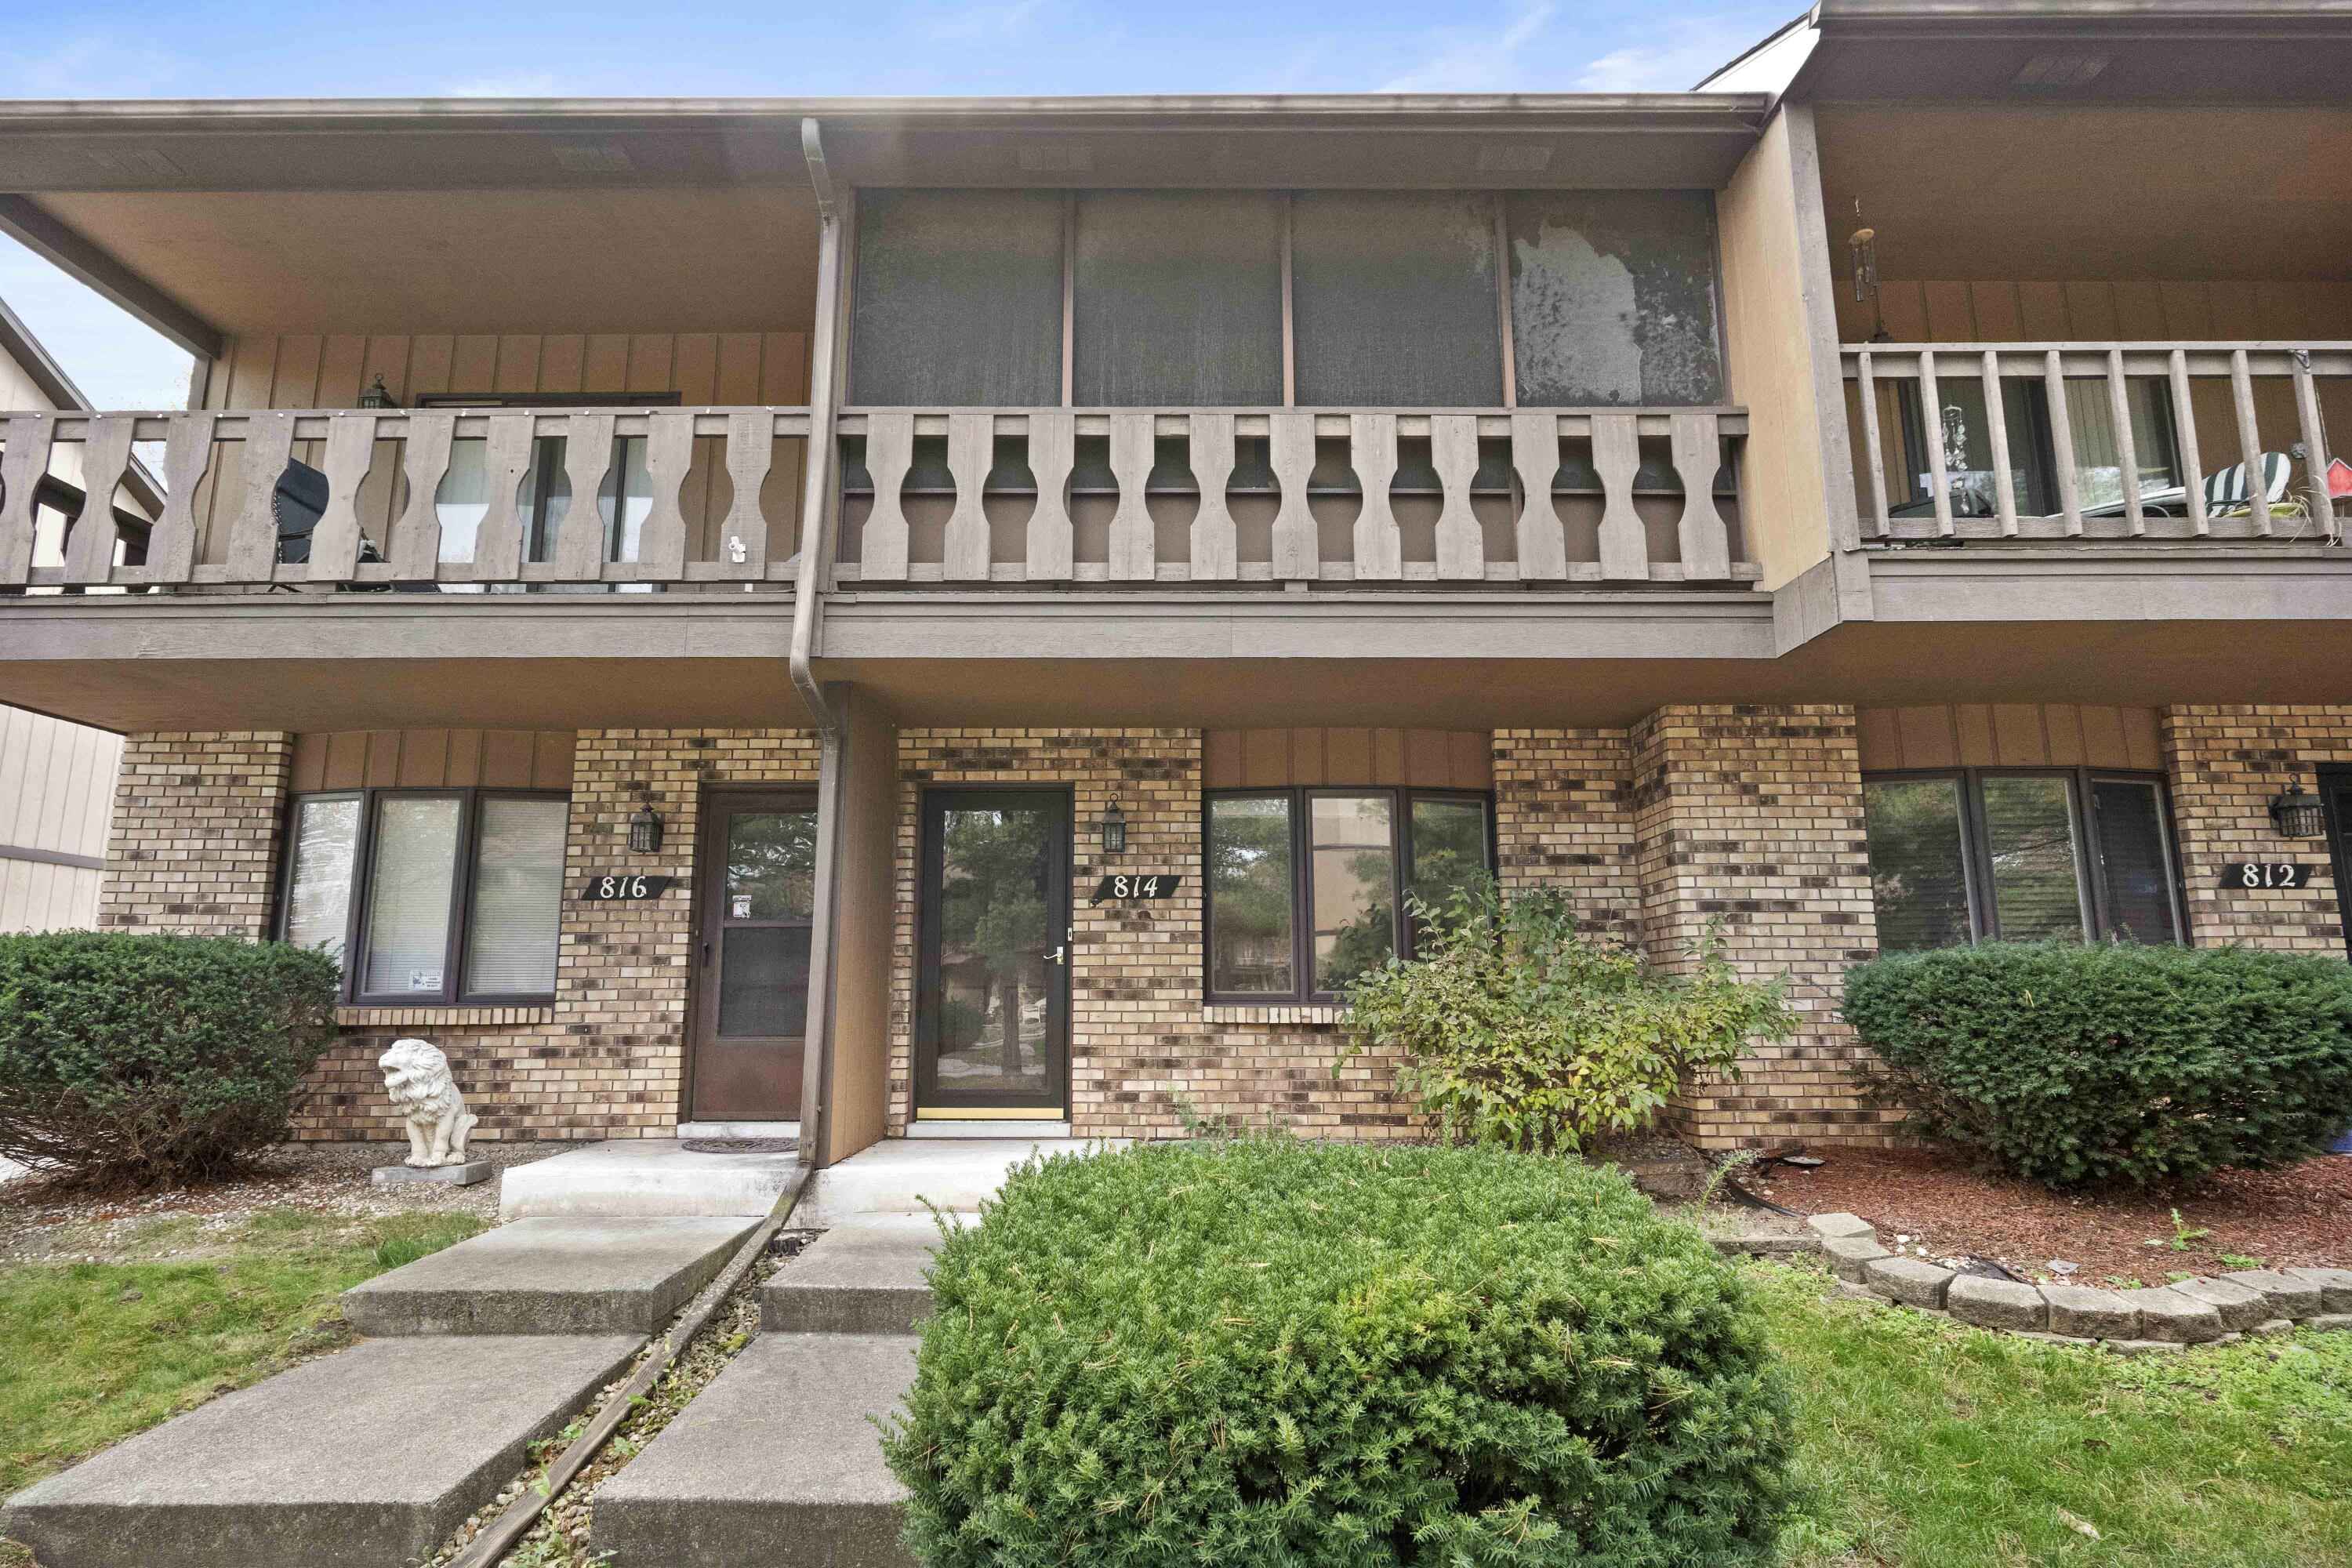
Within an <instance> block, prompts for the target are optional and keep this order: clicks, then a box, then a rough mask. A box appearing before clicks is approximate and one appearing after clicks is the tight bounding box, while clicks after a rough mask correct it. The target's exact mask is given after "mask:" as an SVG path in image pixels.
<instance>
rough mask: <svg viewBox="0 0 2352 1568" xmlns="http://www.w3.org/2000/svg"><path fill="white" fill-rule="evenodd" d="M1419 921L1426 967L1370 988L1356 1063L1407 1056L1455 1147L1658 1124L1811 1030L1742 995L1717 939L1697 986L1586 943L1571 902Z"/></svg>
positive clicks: (1459, 898) (1360, 983)
mask: <svg viewBox="0 0 2352 1568" xmlns="http://www.w3.org/2000/svg"><path fill="white" fill-rule="evenodd" d="M1412 908H1413V913H1414V918H1415V920H1416V921H1417V922H1418V923H1419V925H1420V927H1421V934H1420V942H1419V948H1420V953H1421V956H1419V957H1418V958H1416V959H1414V960H1413V961H1412V962H1410V963H1390V964H1388V965H1386V966H1385V967H1383V968H1380V969H1374V970H1369V971H1367V972H1366V973H1363V974H1362V975H1360V977H1359V978H1358V979H1357V981H1356V983H1355V984H1354V985H1353V986H1352V987H1351V988H1350V989H1349V993H1348V1003H1349V1007H1350V1008H1351V1009H1352V1010H1353V1017H1352V1024H1351V1028H1352V1034H1353V1037H1354V1042H1355V1043H1354V1045H1353V1046H1351V1047H1350V1049H1349V1053H1348V1055H1350V1056H1352V1055H1353V1054H1354V1052H1355V1051H1356V1050H1359V1049H1361V1048H1362V1047H1363V1046H1365V1045H1366V1044H1378V1045H1381V1046H1386V1047H1391V1048H1393V1049H1396V1050H1399V1051H1402V1053H1404V1058H1405V1060H1404V1065H1403V1067H1402V1068H1401V1069H1400V1071H1399V1072H1398V1075H1397V1079H1398V1084H1399V1086H1400V1087H1401V1088H1402V1089H1404V1090H1405V1091H1406V1092H1407V1093H1409V1094H1412V1095H1413V1096H1415V1097H1416V1098H1417V1099H1418V1100H1420V1102H1421V1106H1422V1109H1423V1110H1425V1111H1427V1112H1429V1113H1430V1114H1431V1115H1432V1116H1433V1117H1434V1118H1436V1120H1437V1123H1438V1126H1439V1128H1440V1130H1441V1131H1443V1132H1444V1135H1445V1136H1446V1137H1448V1138H1451V1139H1454V1140H1457V1141H1460V1142H1475V1143H1499V1144H1502V1145H1504V1146H1506V1147H1507V1148H1514V1149H1534V1150H1539V1151H1540V1150H1574V1149H1578V1148H1580V1147H1582V1145H1583V1142H1584V1141H1585V1140H1586V1139H1588V1138H1590V1137H1591V1136H1593V1135H1594V1134H1596V1133H1600V1132H1609V1131H1629V1130H1632V1129H1634V1128H1639V1127H1645V1126H1647V1125H1649V1123H1650V1122H1651V1121H1653V1120H1654V1119H1655V1118H1656V1116H1657V1113H1658V1111H1659V1110H1661V1109H1663V1108H1664V1105H1665V1103H1666V1100H1667V1099H1668V1097H1669V1096H1671V1095H1672V1094H1673V1093H1674V1092H1675V1088H1676V1087H1677V1086H1678V1085H1679V1084H1680V1083H1682V1082H1683V1080H1684V1079H1685V1078H1686V1077H1688V1076H1690V1075H1692V1074H1694V1073H1700V1072H1706V1071H1716V1072H1721V1073H1725V1074H1727V1075H1728V1076H1732V1077H1737V1076H1738V1060H1739V1057H1740V1054H1741V1053H1742V1052H1743V1051H1745V1050H1746V1049H1747V1047H1748V1042H1749V1041H1750V1040H1752V1039H1762V1040H1767V1041H1778V1040H1784V1039H1786V1038H1788V1037H1789V1036H1790V1033H1791V1032H1792V1031H1793V1030H1794V1029H1795V1028H1796V1018H1795V1016H1794V1015H1792V1014H1791V1013H1790V1011H1789V1009H1788V1006H1787V1005H1785V1004H1784V1003H1783V1002H1782V1000H1781V997H1780V986H1779V984H1777V983H1759V982H1755V981H1743V980H1741V979H1740V978H1739V977H1738V975H1737V974H1735V973H1733V972H1732V969H1731V966H1730V965H1729V964H1728V963H1725V962H1724V959H1723V955H1722V952H1721V942H1720V939H1719V938H1718V937H1717V935H1716V934H1715V933H1714V932H1712V931H1710V932H1709V933H1708V937H1707V940H1706V942H1702V943H1700V944H1698V945H1697V946H1696V947H1695V948H1694V949H1693V950H1692V957H1693V958H1694V959H1695V960H1696V963H1695V965H1694V967H1693V968H1692V969H1691V970H1690V971H1689V972H1688V973H1665V972H1664V971H1661V970H1659V969H1657V968H1654V966H1652V965H1651V963H1649V961H1648V960H1647V959H1645V958H1644V957H1643V955H1642V954H1641V953H1640V952H1638V951H1636V950H1634V949H1633V948H1631V947H1628V946H1626V945H1625V944H1623V943H1622V942H1606V941H1598V940H1595V939H1593V938H1590V937H1587V936H1585V935H1583V934H1582V933H1580V931H1578V930H1577V925H1576V914H1575V911H1574V910H1573V908H1572V907H1571V906H1570V903H1569V900H1568V897H1567V895H1566V894H1565V893H1563V892H1561V891H1560V890H1559V889H1556V888H1540V889H1531V890H1529V891H1526V892H1522V893H1517V894H1514V895H1512V896H1510V897H1508V898H1505V897H1502V896H1500V895H1498V894H1497V893H1496V891H1495V889H1494V887H1493V885H1492V884H1491V883H1488V884H1486V885H1485V886H1482V887H1472V888H1467V889H1461V890H1458V891H1456V892H1455V893H1454V895H1453V897H1452V898H1451V899H1450V900H1448V901H1447V903H1446V905H1445V907H1444V909H1442V910H1433V909H1431V908H1429V907H1428V906H1427V905H1425V904H1423V903H1421V902H1419V901H1418V900H1414V901H1413V904H1412ZM1345 1059H1346V1058H1345V1057H1343V1058H1342V1060H1343V1061H1344V1060H1345Z"/></svg>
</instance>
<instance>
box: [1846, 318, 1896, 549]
mask: <svg viewBox="0 0 2352 1568" xmlns="http://www.w3.org/2000/svg"><path fill="white" fill-rule="evenodd" d="M1854 363H1855V369H1856V374H1858V375H1859V377H1860V380H1861V385H1862V452H1863V457H1864V459H1865V460H1866V461H1867V462H1868V463H1869V465H1870V508H1871V510H1870V521H1871V529H1872V531H1874V533H1876V534H1877V536H1878V537H1879V538H1881V539H1885V537H1886V536H1887V535H1889V534H1891V533H1893V532H1894V531H1895V520H1894V518H1893V517H1892V516H1890V515H1889V514H1888V512H1887V510H1886V453H1885V449H1884V448H1883V447H1881V446H1880V445H1879V442H1880V439H1881V437H1880V436H1879V433H1878V383H1877V382H1876V381H1875V380H1874V379H1873V378H1872V375H1871V364H1870V351H1869V350H1868V349H1864V350H1863V351H1862V352H1861V353H1859V354H1857V355H1856V356H1855V360H1854Z"/></svg>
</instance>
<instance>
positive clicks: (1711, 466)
mask: <svg viewBox="0 0 2352 1568" xmlns="http://www.w3.org/2000/svg"><path fill="white" fill-rule="evenodd" d="M1669 437H1670V439H1671V440H1672V442H1673V445H1674V453H1675V472H1676V473H1677V474H1680V475H1681V476H1682V481H1683V515H1682V521H1680V522H1679V523H1678V524H1676V526H1675V538H1676V541H1677V542H1678V546H1679V548H1680V550H1681V552H1682V558H1683V579H1684V581H1685V582H1691V583H1718V582H1722V581H1725V580H1726V579H1727V578H1729V577H1730V575H1731V531H1730V529H1729V528H1728V527H1727V526H1726V524H1725V523H1724V521H1723V514H1722V513H1721V512H1720V511H1717V510H1716V506H1715V472H1716V470H1717V468H1721V467H1722V466H1723V447H1721V445H1720V444H1719V443H1718V442H1717V438H1716V433H1715V416H1714V415H1712V414H1677V415H1675V416H1674V422H1673V424H1672V425H1671V426H1669Z"/></svg>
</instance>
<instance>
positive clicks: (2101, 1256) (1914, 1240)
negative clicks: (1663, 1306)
mask: <svg viewBox="0 0 2352 1568" xmlns="http://www.w3.org/2000/svg"><path fill="white" fill-rule="evenodd" d="M1812 1152H1814V1153H1816V1154H1818V1155H1820V1156H1821V1157H1822V1159H1823V1160H1824V1161H1826V1162H1827V1163H1825V1164H1823V1165H1822V1166H1821V1167H1820V1168H1819V1169H1816V1170H1811V1171H1803V1170H1800V1169H1798V1168H1796V1167H1794V1166H1790V1165H1779V1164H1775V1165H1771V1166H1769V1167H1766V1168H1764V1169H1761V1170H1758V1171H1755V1172H1751V1173H1748V1174H1747V1175H1746V1176H1745V1177H1743V1178H1742V1179H1741V1180H1742V1184H1743V1185H1745V1186H1746V1187H1748V1190H1750V1191H1751V1192H1754V1193H1755V1194H1757V1195H1758V1196H1759V1197H1767V1198H1769V1199H1771V1200H1772V1201H1773V1202H1774V1203H1777V1204H1780V1205H1783V1206H1785V1207H1788V1208H1792V1209H1795V1210H1796V1211H1797V1212H1799V1213H1800V1214H1809V1215H1811V1214H1836V1213H1839V1212H1844V1213H1850V1214H1857V1215H1861V1216H1862V1217H1863V1218H1864V1219H1866V1220H1868V1221H1870V1222H1871V1223H1872V1224H1873V1225H1874V1226H1877V1227H1878V1233H1879V1237H1878V1238H1879V1240H1880V1242H1881V1243H1883V1244H1884V1245H1885V1246H1888V1247H1894V1246H1895V1245H1896V1244H1897V1242H1896V1238H1897V1237H1903V1238H1906V1240H1905V1243H1904V1249H1905V1250H1906V1251H1908V1250H1911V1249H1913V1248H1915V1247H1919V1246H1922V1245H1924V1246H1925V1247H1927V1255H1928V1256H1930V1257H1933V1258H1958V1257H1967V1256H1969V1255H1971V1254H1973V1255H1976V1256H1979V1257H1983V1258H1992V1259H1994V1260H1996V1261H1998V1262H2000V1263H2003V1264H2006V1265H2008V1266H2009V1267H2010V1268H2013V1269H2015V1270H2017V1271H2018V1272H2020V1273H2021V1274H2023V1275H2025V1276H2026V1277H2027V1278H2029V1279H2034V1280H2037V1281H2041V1282H2044V1283H2062V1282H2071V1283H2074V1284H2080V1285H2103V1284H2106V1283H2108V1282H2109V1281H2110V1280H2123V1281H2126V1282H2134V1283H2138V1284H2145V1285H2161V1284H2163V1283H2165V1281H2166V1280H2167V1279H2168V1278H2169V1277H2170V1276H2172V1275H2175V1274H2222V1273H2227V1272H2228V1271H2230V1270H2231V1269H2232V1268H2248V1267H2252V1265H2251V1264H2250V1263H2248V1262H2246V1261H2245V1260H2246V1259H2250V1258H2259V1259H2260V1260H2261V1261H2262V1262H2263V1265H2264V1266H2266V1267H2269V1268H2295V1267H2298V1266H2308V1267H2316V1268H2330V1267H2333V1268H2342V1267H2347V1266H2352V1157H2347V1156H2343V1155H2323V1156H2321V1157H2320V1158H2318V1159H2315V1160H2306V1161H2305V1162H2304V1163H2302V1164H2299V1165H2291V1166H2288V1167H2286V1168H2285V1169H2284V1170H2277V1171H2225V1172H2222V1173H2220V1174H2218V1175H2216V1176H2214V1177H2212V1178H2211V1179H2210V1180H2208V1181H2206V1182H2203V1183H2200V1184H2196V1185H2194V1186H2191V1187H2187V1188H2182V1189H2179V1190H2177V1191H2173V1192H2158V1193H2145V1192H2139V1191H2136V1190H2132V1189H2128V1188H2126V1189H2122V1190H2106V1191H2098V1192H2090V1193H2066V1194H2060V1193H2053V1192H2051V1191H2049V1190H2047V1189H2046V1188H2043V1187H2042V1186H2040V1185H2038V1184H2034V1183H2032V1182H2026V1181H2019V1180H2016V1179H2013V1178H2011V1177H2006V1176H1992V1175H1981V1174H1979V1173H1976V1172H1974V1171H1971V1170H1970V1169H1969V1166H1968V1163H1967V1162H1965V1161H1964V1160H1961V1159H1958V1158H1957V1157H1955V1156H1953V1155H1951V1154H1948V1153H1945V1152H1942V1151H1939V1150H1932V1149H1838V1148H1823V1149H1816V1150H1814V1151H1812ZM2175 1209H2178V1210H2179V1213H2180V1223H2179V1226H2177V1227H2176V1226H2175V1225H2174V1223H2173V1217H2172V1215H2173V1211H2174V1210H2175ZM2200 1230H2201V1231H2203V1232H2205V1234H2204V1235H2202V1236H2195V1235H2193V1234H2190V1235H2188V1236H2181V1235H2180V1233H2183V1232H2186V1233H2194V1232H2197V1231H2200ZM2177 1238H2178V1239H2177ZM2150 1243H2154V1244H2155V1245H2153V1246H2151V1245H2150ZM2224 1254H2227V1255H2228V1256H2227V1257H2224V1256H2223V1255H2224ZM2053 1262H2065V1263H2072V1264H2074V1266H2075V1267H2074V1270H2073V1271H2072V1272H2071V1273H2068V1272H2066V1271H2063V1270H2053V1268H2051V1264H2052V1263H2053Z"/></svg>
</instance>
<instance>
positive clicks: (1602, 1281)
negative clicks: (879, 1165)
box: [884, 1137, 1789, 1568]
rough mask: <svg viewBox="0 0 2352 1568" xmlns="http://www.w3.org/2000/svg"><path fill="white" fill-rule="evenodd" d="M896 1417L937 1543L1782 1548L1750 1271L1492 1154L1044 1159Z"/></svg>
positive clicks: (1000, 1565)
mask: <svg viewBox="0 0 2352 1568" xmlns="http://www.w3.org/2000/svg"><path fill="white" fill-rule="evenodd" d="M931 1287H932V1291H933V1295H934V1300H935V1303H936V1305H935V1309H934V1315H933V1316H932V1318H931V1320H930V1321H929V1323H928V1324H927V1325H926V1327H925V1329H924V1331H923V1340H922V1348H921V1352H920V1354H919V1358H918V1361H917V1370H916V1375H915V1382H914V1386H913V1388H912V1389H911V1391H910V1392H909V1394H908V1400H907V1407H906V1411H905V1413H904V1414H903V1415H901V1416H900V1417H899V1418H898V1423H897V1425H896V1426H894V1427H892V1428H891V1429H890V1430H889V1432H888V1434H887V1439H886V1442H885V1444H884V1449H885V1452H886V1453H887V1456H888V1458H889V1462H890V1466H891V1468H892V1469H893V1470H894V1471H895V1472H896V1473H897V1475H898V1479H900V1480H901V1481H903V1482H904V1483H905V1484H906V1486H907V1488H908V1491H909V1492H910V1493H911V1494H912V1498H911V1501H910V1502H909V1505H908V1533H907V1540H908V1546H909V1548H910V1549H911V1550H912V1551H913V1552H914V1553H915V1555H916V1556H917V1557H919V1559H921V1560H922V1561H923V1562H924V1563H929V1564H930V1565H931V1568H950V1565H954V1568H962V1565H970V1568H983V1565H984V1568H1049V1565H1053V1568H1059V1565H1063V1564H1071V1563H1086V1564H1088V1565H1089V1568H1099V1565H1104V1564H1110V1565H1121V1564H1130V1563H1133V1564H1142V1563H1151V1564H1160V1563H1196V1564H1215V1565H1218V1568H1256V1565H1258V1564H1276V1563H1280V1564H1286V1565H1299V1568H1306V1565H1313V1564H1330V1565H1333V1568H1339V1565H1343V1564H1344V1565H1346V1568H1377V1565H1379V1564H1388V1563H1397V1564H1402V1563H1428V1564H1438V1563H1445V1564H1452V1563H1611V1564H1623V1565H1627V1568H1632V1565H1639V1564H1660V1565H1663V1564H1666V1563H1675V1564H1700V1565H1705V1564H1727V1563H1756V1562H1762V1561H1766V1560H1768V1559H1769V1555H1770V1552H1771V1550H1772V1544H1773V1542H1774V1539H1775V1537H1776V1535H1777V1533H1778V1529H1779V1524H1780V1519H1781V1517H1782V1515H1783V1512H1784V1511H1785V1508H1786V1493H1785V1491H1784V1479H1783V1478H1784V1471H1783V1465H1784V1461H1785V1458H1786V1454H1787V1450H1788V1444H1789V1423H1788V1416H1787V1414H1786V1411H1787V1405H1786V1400H1785V1396H1784V1391H1783V1389H1782V1387H1781V1384H1780V1379H1779V1375H1778V1373H1777V1372H1776V1371H1775V1370H1774V1368H1773V1366H1772V1364H1771V1363H1769V1356H1768V1351H1767V1347H1766V1343H1765V1337H1764V1333H1763V1331H1762V1329H1761V1328H1760V1327H1759V1322H1758V1319H1757V1315H1756V1313H1755V1311H1754V1310H1752V1309H1751V1307H1750V1305H1749V1302H1748V1294H1747V1289H1746V1287H1745V1286H1744V1285H1743V1283H1742V1282H1741V1280H1740V1279H1738V1276H1737V1275H1736V1274H1735V1273H1734V1271H1733V1270H1732V1269H1731V1268H1730V1267H1729V1266H1728V1265H1727V1264H1726V1263H1725V1262H1723V1261H1722V1260H1721V1259H1720V1258H1717V1255H1716V1254H1715V1252H1714V1250H1713V1248H1712V1247H1709V1246H1708V1245H1707V1243H1706V1241H1705V1240H1704V1239H1703V1238H1702V1237H1700V1236H1699V1234H1698V1232H1697V1231H1696V1230H1694V1229H1692V1228H1691V1227H1690V1226H1686V1225H1684V1224H1682V1223H1680V1222H1677V1221H1672V1220H1667V1219H1664V1218H1662V1217H1660V1215H1658V1213H1657V1211H1656V1210H1655V1209H1654V1207H1652V1205H1650V1204H1649V1203H1647V1202H1646V1201H1645V1200H1643V1198H1642V1197H1640V1196H1639V1195H1638V1194H1635V1193H1634V1192H1633V1189H1632V1188H1631V1187H1630V1186H1628V1185H1627V1184H1626V1183H1625V1182H1624V1181H1623V1180H1622V1178H1620V1177H1619V1176H1617V1175H1616V1174H1615V1173H1613V1172H1600V1171H1594V1170H1591V1169H1589V1168H1587V1167H1584V1166H1582V1165H1579V1164H1576V1163H1570V1162H1562V1161H1559V1160H1553V1159H1547V1158H1543V1157H1540V1156H1537V1155H1531V1154H1521V1153H1514V1152H1506V1151H1501V1150H1494V1149H1459V1148H1429V1147H1412V1146H1395V1145H1391V1146H1381V1145H1367V1144H1349V1143H1302V1142H1294V1141H1292V1140H1289V1139H1285V1138H1271V1137H1269V1138H1251V1139H1242V1140H1237V1141H1233V1142H1189V1143H1172V1144H1171V1143H1161V1144H1150V1145H1142V1146H1139V1147H1135V1148H1130V1149H1127V1150H1124V1151H1121V1152H1115V1153H1097V1154H1093V1155H1089V1156H1087V1157H1083V1158H1064V1159H1058V1160H1052V1161H1046V1162H1033V1163H1030V1164H1029V1165H1026V1166H1024V1167H1023V1168H1022V1169H1020V1170H1018V1171H1016V1172H1014V1173H1013V1176H1012V1177H1011V1179H1010V1180H1008V1181H1007V1182H1006V1183H1005V1184H1004V1187H1003V1194H1002V1196H1001V1198H1000V1201H999V1202H998V1203H997V1204H996V1205H994V1206H993V1207H992V1208H991V1209H990V1210H989V1211H988V1213H987V1215H986V1218H985V1220H984V1222H983V1223H982V1225H980V1226H977V1227H974V1228H960V1229H957V1230H953V1231H951V1232H950V1234H949V1236H948V1237H947V1240H946V1242H945V1245H944V1246H942V1247H941V1248H940V1253H939V1257H938V1260H937V1264H936V1267H935V1268H934V1269H933V1272H932V1277H931Z"/></svg>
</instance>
